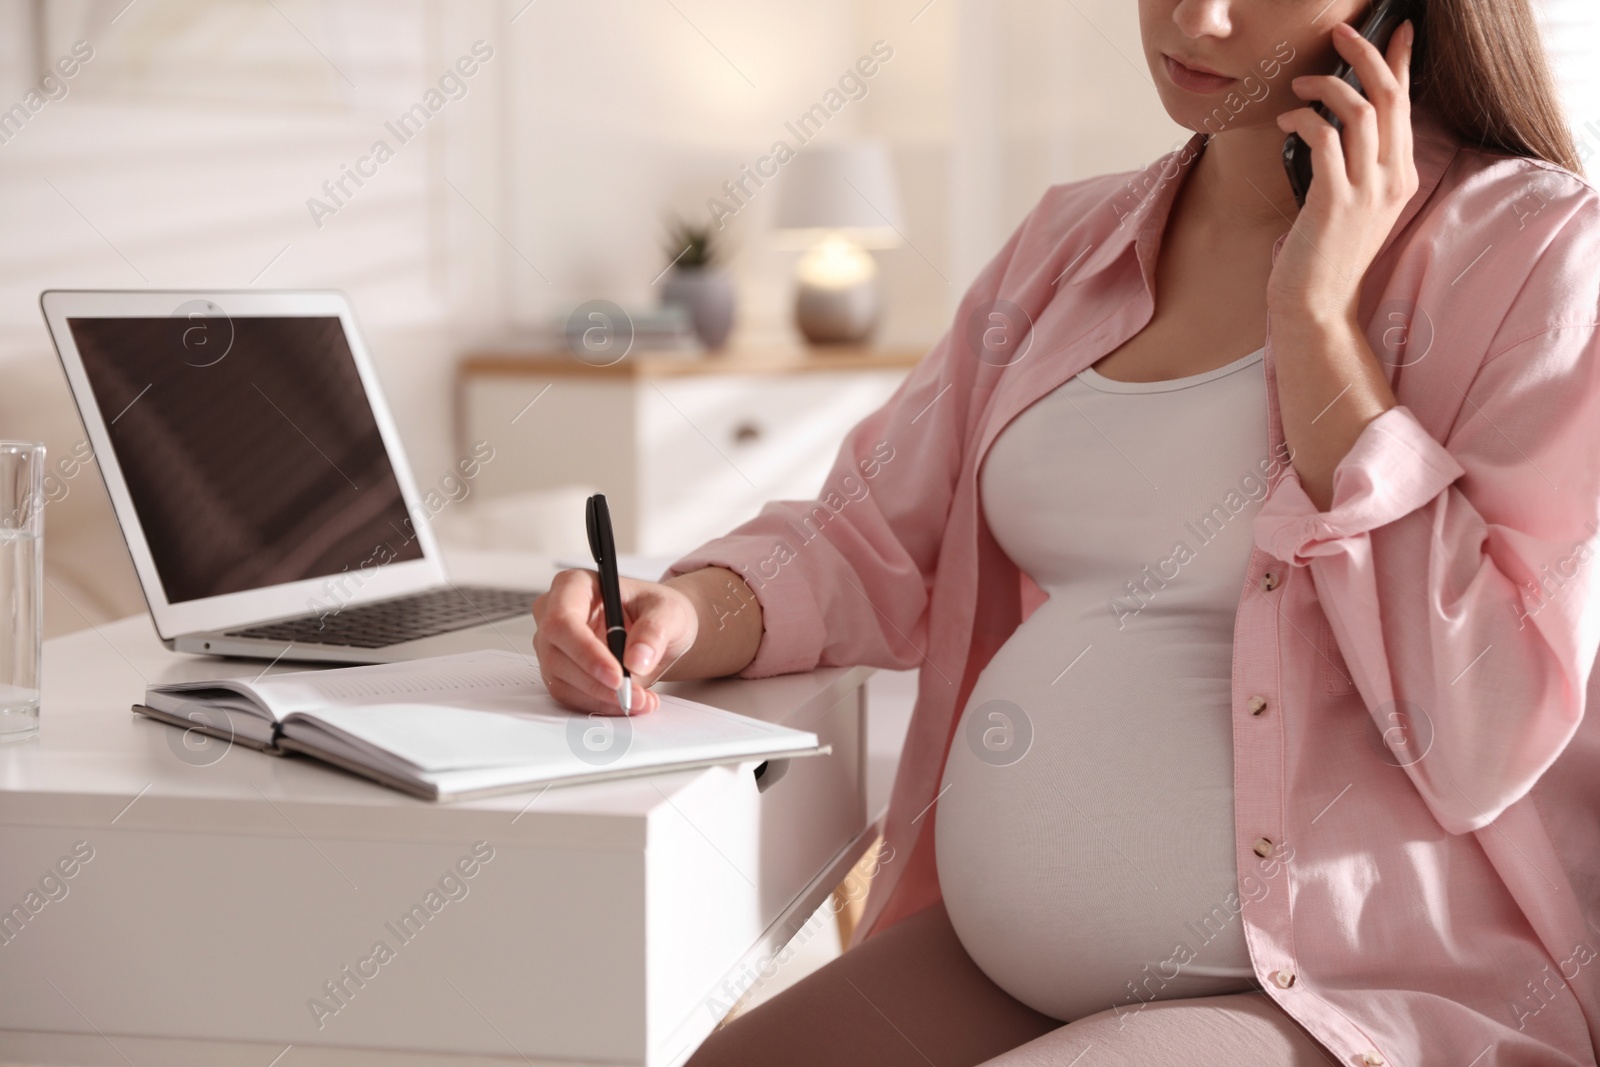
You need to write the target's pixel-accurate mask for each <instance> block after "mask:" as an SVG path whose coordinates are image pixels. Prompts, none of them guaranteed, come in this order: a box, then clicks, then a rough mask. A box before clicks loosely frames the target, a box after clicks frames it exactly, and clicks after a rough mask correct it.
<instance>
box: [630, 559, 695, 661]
mask: <svg viewBox="0 0 1600 1067" xmlns="http://www.w3.org/2000/svg"><path fill="white" fill-rule="evenodd" d="M623 598H624V605H625V607H626V610H627V612H628V616H629V625H628V646H627V650H626V651H625V652H624V653H623V657H622V658H623V662H625V663H626V664H627V665H628V670H630V671H632V672H633V673H634V674H635V675H637V676H639V677H641V678H644V679H646V680H647V681H646V684H649V683H651V682H654V681H655V680H656V679H657V678H659V677H661V675H662V674H664V673H665V672H666V670H667V668H668V667H671V666H672V664H673V663H675V662H676V661H677V660H678V658H679V657H681V656H682V655H683V654H684V653H685V652H686V651H688V649H689V646H690V645H691V644H693V643H694V638H695V634H696V630H697V629H698V626H699V621H698V618H697V617H696V615H695V612H694V608H693V606H692V605H690V604H689V603H688V601H687V600H686V599H685V598H684V597H683V595H682V594H681V593H679V592H677V591H676V590H672V589H669V588H668V587H666V586H663V585H658V584H657V583H655V582H639V583H636V584H633V585H632V587H631V588H628V589H624V590H623Z"/></svg>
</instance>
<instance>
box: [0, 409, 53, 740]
mask: <svg viewBox="0 0 1600 1067" xmlns="http://www.w3.org/2000/svg"><path fill="white" fill-rule="evenodd" d="M43 587H44V445H42V444H38V443H35V442H31V441H0V742H3V741H19V740H22V739H23V738H28V737H32V736H34V735H35V734H37V733H38V732H39V666H40V659H41V655H42V652H43V645H44V590H43Z"/></svg>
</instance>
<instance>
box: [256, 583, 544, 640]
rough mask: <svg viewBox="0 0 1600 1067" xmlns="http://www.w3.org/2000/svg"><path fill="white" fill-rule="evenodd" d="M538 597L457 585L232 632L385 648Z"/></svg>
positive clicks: (515, 608) (491, 616) (497, 615)
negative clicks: (326, 613)
mask: <svg viewBox="0 0 1600 1067" xmlns="http://www.w3.org/2000/svg"><path fill="white" fill-rule="evenodd" d="M537 595H538V594H536V593H530V592H526V591H524V590H520V589H489V588H484V587H480V586H470V585H462V586H453V587H451V588H447V589H435V590H431V591H429V592H426V593H417V594H415V595H414V596H407V597H399V598H397V599H394V600H384V601H380V602H378V603H376V604H362V605H359V606H357V607H347V608H344V609H343V610H341V611H338V612H335V613H332V614H328V615H307V616H304V617H303V618H299V619H287V620H285V621H283V622H274V623H269V624H267V625H266V626H254V627H251V628H250V629H248V630H233V631H230V632H229V633H228V636H229V637H256V638H261V639H263V640H267V641H293V642H296V643H298V644H306V645H343V646H345V647H348V648H386V647H388V646H389V645H399V644H404V643H405V642H407V641H419V640H421V639H422V638H424V637H436V636H438V635H439V634H444V633H450V632H451V631H453V630H464V629H466V628H467V627H469V626H477V625H478V624H479V623H484V622H494V621H496V620H499V619H509V618H512V617H514V616H517V615H521V614H523V613H524V612H526V611H527V610H528V609H529V607H530V606H531V605H532V604H533V598H534V597H535V596H537Z"/></svg>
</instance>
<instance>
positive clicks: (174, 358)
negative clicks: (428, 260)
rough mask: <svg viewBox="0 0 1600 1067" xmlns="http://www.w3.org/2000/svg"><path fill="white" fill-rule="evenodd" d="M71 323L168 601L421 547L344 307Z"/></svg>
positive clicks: (398, 557) (400, 556) (384, 558)
mask: <svg viewBox="0 0 1600 1067" xmlns="http://www.w3.org/2000/svg"><path fill="white" fill-rule="evenodd" d="M67 323H68V325H69V327H70V328H71V330H72V337H73V340H74V342H75V343H76V345H77V349H78V353H79V355H80V357H81V358H82V361H83V368H84V371H85V373H86V374H87V376H88V378H89V383H90V385H91V387H92V388H93V390H94V400H95V404H96V405H97V406H98V407H99V409H100V413H101V415H102V419H103V421H104V422H105V424H106V429H107V433H108V434H109V435H110V439H111V446H112V449H113V451H114V452H115V453H116V459H117V463H118V464H119V465H120V466H121V468H122V474H123V478H124V480H125V481H126V483H127V487H128V494H129V496H130V497H131V498H132V500H133V504H134V507H135V509H136V510H137V512H138V515H139V523H140V525H141V526H142V528H143V530H144V535H145V539H146V541H147V542H148V544H149V546H150V554H151V556H152V558H153V560H154V563H155V566H156V570H157V572H158V573H159V574H160V576H161V584H162V587H163V589H164V590H165V592H166V596H167V599H168V601H170V602H172V603H182V602H185V601H191V600H200V599H203V598H205V597H213V596H220V595H222V594H225V593H238V592H244V591H247V590H252V589H260V588H264V587H267V586H273V585H281V584H283V583H286V582H295V581H300V580H302V579H307V578H319V577H323V576H327V575H333V574H338V573H339V572H341V571H344V570H350V571H356V570H359V569H361V568H363V567H372V566H376V565H379V564H383V563H390V562H399V561H403V560H415V559H421V558H423V552H422V545H421V544H420V542H419V541H418V539H417V537H416V535H415V531H414V530H413V529H412V526H411V523H410V519H409V517H408V516H407V514H406V507H405V500H404V497H403V496H402V495H401V492H400V483H399V482H398V481H397V480H396V478H395V472H394V468H393V466H392V465H391V464H390V461H389V455H388V452H387V451H386V449H385V448H384V445H383V438H382V437H381V436H380V434H379V432H378V425H377V422H376V420H375V419H374V418H373V414H372V408H371V405H370V404H369V403H368V401H367V395H366V390H365V389H364V388H363V387H362V383H361V377H360V375H359V373H358V372H357V370H356V363H355V359H354V357H353V356H352V355H351V352H350V346H349V343H348V342H347V340H346V339H345V334H344V327H343V325H342V323H341V322H340V320H339V319H338V318H337V317H335V316H327V317H305V318H301V317H256V318H249V317H243V318H240V317H234V318H231V319H230V318H228V317H226V316H222V317H217V318H199V317H192V318H184V317H160V318H69V319H68V320H67Z"/></svg>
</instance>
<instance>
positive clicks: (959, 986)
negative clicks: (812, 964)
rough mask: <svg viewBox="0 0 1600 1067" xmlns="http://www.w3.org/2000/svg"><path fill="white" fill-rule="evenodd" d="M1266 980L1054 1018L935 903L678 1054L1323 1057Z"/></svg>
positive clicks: (1110, 1062)
mask: <svg viewBox="0 0 1600 1067" xmlns="http://www.w3.org/2000/svg"><path fill="white" fill-rule="evenodd" d="M1331 1060H1332V1056H1330V1055H1329V1054H1328V1053H1326V1052H1324V1051H1323V1050H1322V1047H1321V1046H1320V1045H1318V1044H1317V1043H1316V1042H1315V1041H1314V1040H1312V1038H1311V1037H1310V1036H1309V1035H1308V1034H1307V1033H1306V1032H1305V1031H1304V1030H1303V1029H1301V1027H1300V1025H1299V1024H1298V1023H1296V1022H1295V1021H1294V1020H1293V1019H1291V1018H1289V1016H1287V1015H1285V1014H1284V1013H1283V1011H1282V1009H1280V1008H1279V1007H1278V1006H1277V1005H1276V1004H1274V1003H1272V1001H1271V999H1270V998H1268V997H1267V995H1266V994H1265V993H1261V992H1254V993H1237V994H1229V995H1224V996H1215V997H1200V998H1196V999H1192V1000H1165V1001H1162V1000H1157V1001H1150V1002H1149V1003H1147V1004H1145V1005H1144V1006H1143V1007H1142V1008H1138V1010H1136V1011H1134V1012H1131V1013H1130V1012H1129V1011H1127V1010H1126V1009H1124V1011H1123V1012H1122V1014H1121V1015H1120V1016H1118V1015H1117V1014H1115V1013H1113V1012H1111V1011H1104V1012H1100V1013H1098V1014H1095V1015H1090V1016H1088V1017H1086V1018H1083V1019H1077V1020H1074V1021H1072V1022H1069V1023H1062V1022H1061V1021H1060V1020H1059V1019H1052V1018H1051V1017H1050V1016H1048V1015H1041V1014H1040V1013H1038V1012H1036V1011H1034V1010H1033V1009H1032V1008H1029V1007H1028V1006H1026V1005H1025V1004H1023V1003H1021V1002H1020V1001H1017V1000H1015V999H1013V998H1012V997H1011V996H1010V995H1009V994H1007V993H1006V992H1005V991H1004V990H1002V989H1001V988H1000V987H999V986H997V985H995V984H994V983H993V982H991V981H990V980H989V979H988V977H987V976H986V975H985V974H984V973H983V972H982V971H981V970H979V969H978V965H977V964H975V963H973V962H972V959H971V958H970V957H969V956H968V955H967V953H966V950H964V949H963V948H962V947H961V942H960V941H959V940H958V939H957V938H956V933H955V930H954V929H953V928H952V927H951V925H950V920H949V918H948V917H947V916H946V915H945V911H944V906H943V905H942V904H939V905H935V906H934V907H931V908H928V909H927V910H926V911H922V912H919V913H918V914H916V915H913V916H911V917H910V918H908V919H905V920H903V921H901V922H898V923H896V924H895V925H894V926H891V927H889V928H888V929H887V930H884V931H883V932H882V933H879V934H877V935H876V936H874V937H870V938H868V939H867V940H865V941H863V942H862V943H861V944H859V945H857V946H856V947H855V948H853V949H851V950H850V951H849V952H846V953H845V954H844V955H842V956H840V957H839V958H838V959H836V960H834V961H833V962H832V963H829V964H828V965H827V966H826V967H823V968H821V969H820V970H818V971H817V972H815V973H814V974H811V975H808V976H807V977H806V978H804V979H802V980H801V981H800V982H797V983H796V984H795V985H793V986H792V987H790V988H789V989H786V990H784V991H783V992H782V993H780V994H778V995H777V996H775V997H773V998H772V999H771V1000H769V1001H767V1002H766V1003H764V1004H761V1005H759V1006H757V1007H755V1008H753V1009H751V1010H750V1011H749V1012H747V1013H745V1014H743V1015H741V1016H739V1017H738V1018H736V1019H734V1020H733V1021H732V1022H730V1023H728V1024H727V1025H726V1026H724V1027H722V1028H721V1029H719V1030H717V1031H716V1032H715V1033H713V1034H712V1035H711V1036H710V1037H709V1038H707V1039H706V1042H705V1044H704V1045H702V1046H701V1047H700V1050H699V1051H698V1052H696V1053H695V1054H694V1056H693V1057H692V1058H691V1059H690V1060H689V1062H688V1064H687V1065H686V1067H748V1065H750V1064H761V1065H762V1067H819V1065H826V1067H857V1065H859V1067H930V1065H931V1067H975V1065H977V1064H984V1065H987V1067H1164V1065H1166V1064H1173V1065H1178V1064H1181V1065H1183V1067H1212V1065H1215V1067H1238V1065H1240V1064H1249V1065H1251V1067H1325V1065H1326V1064H1327V1063H1329V1062H1330V1061H1331Z"/></svg>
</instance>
